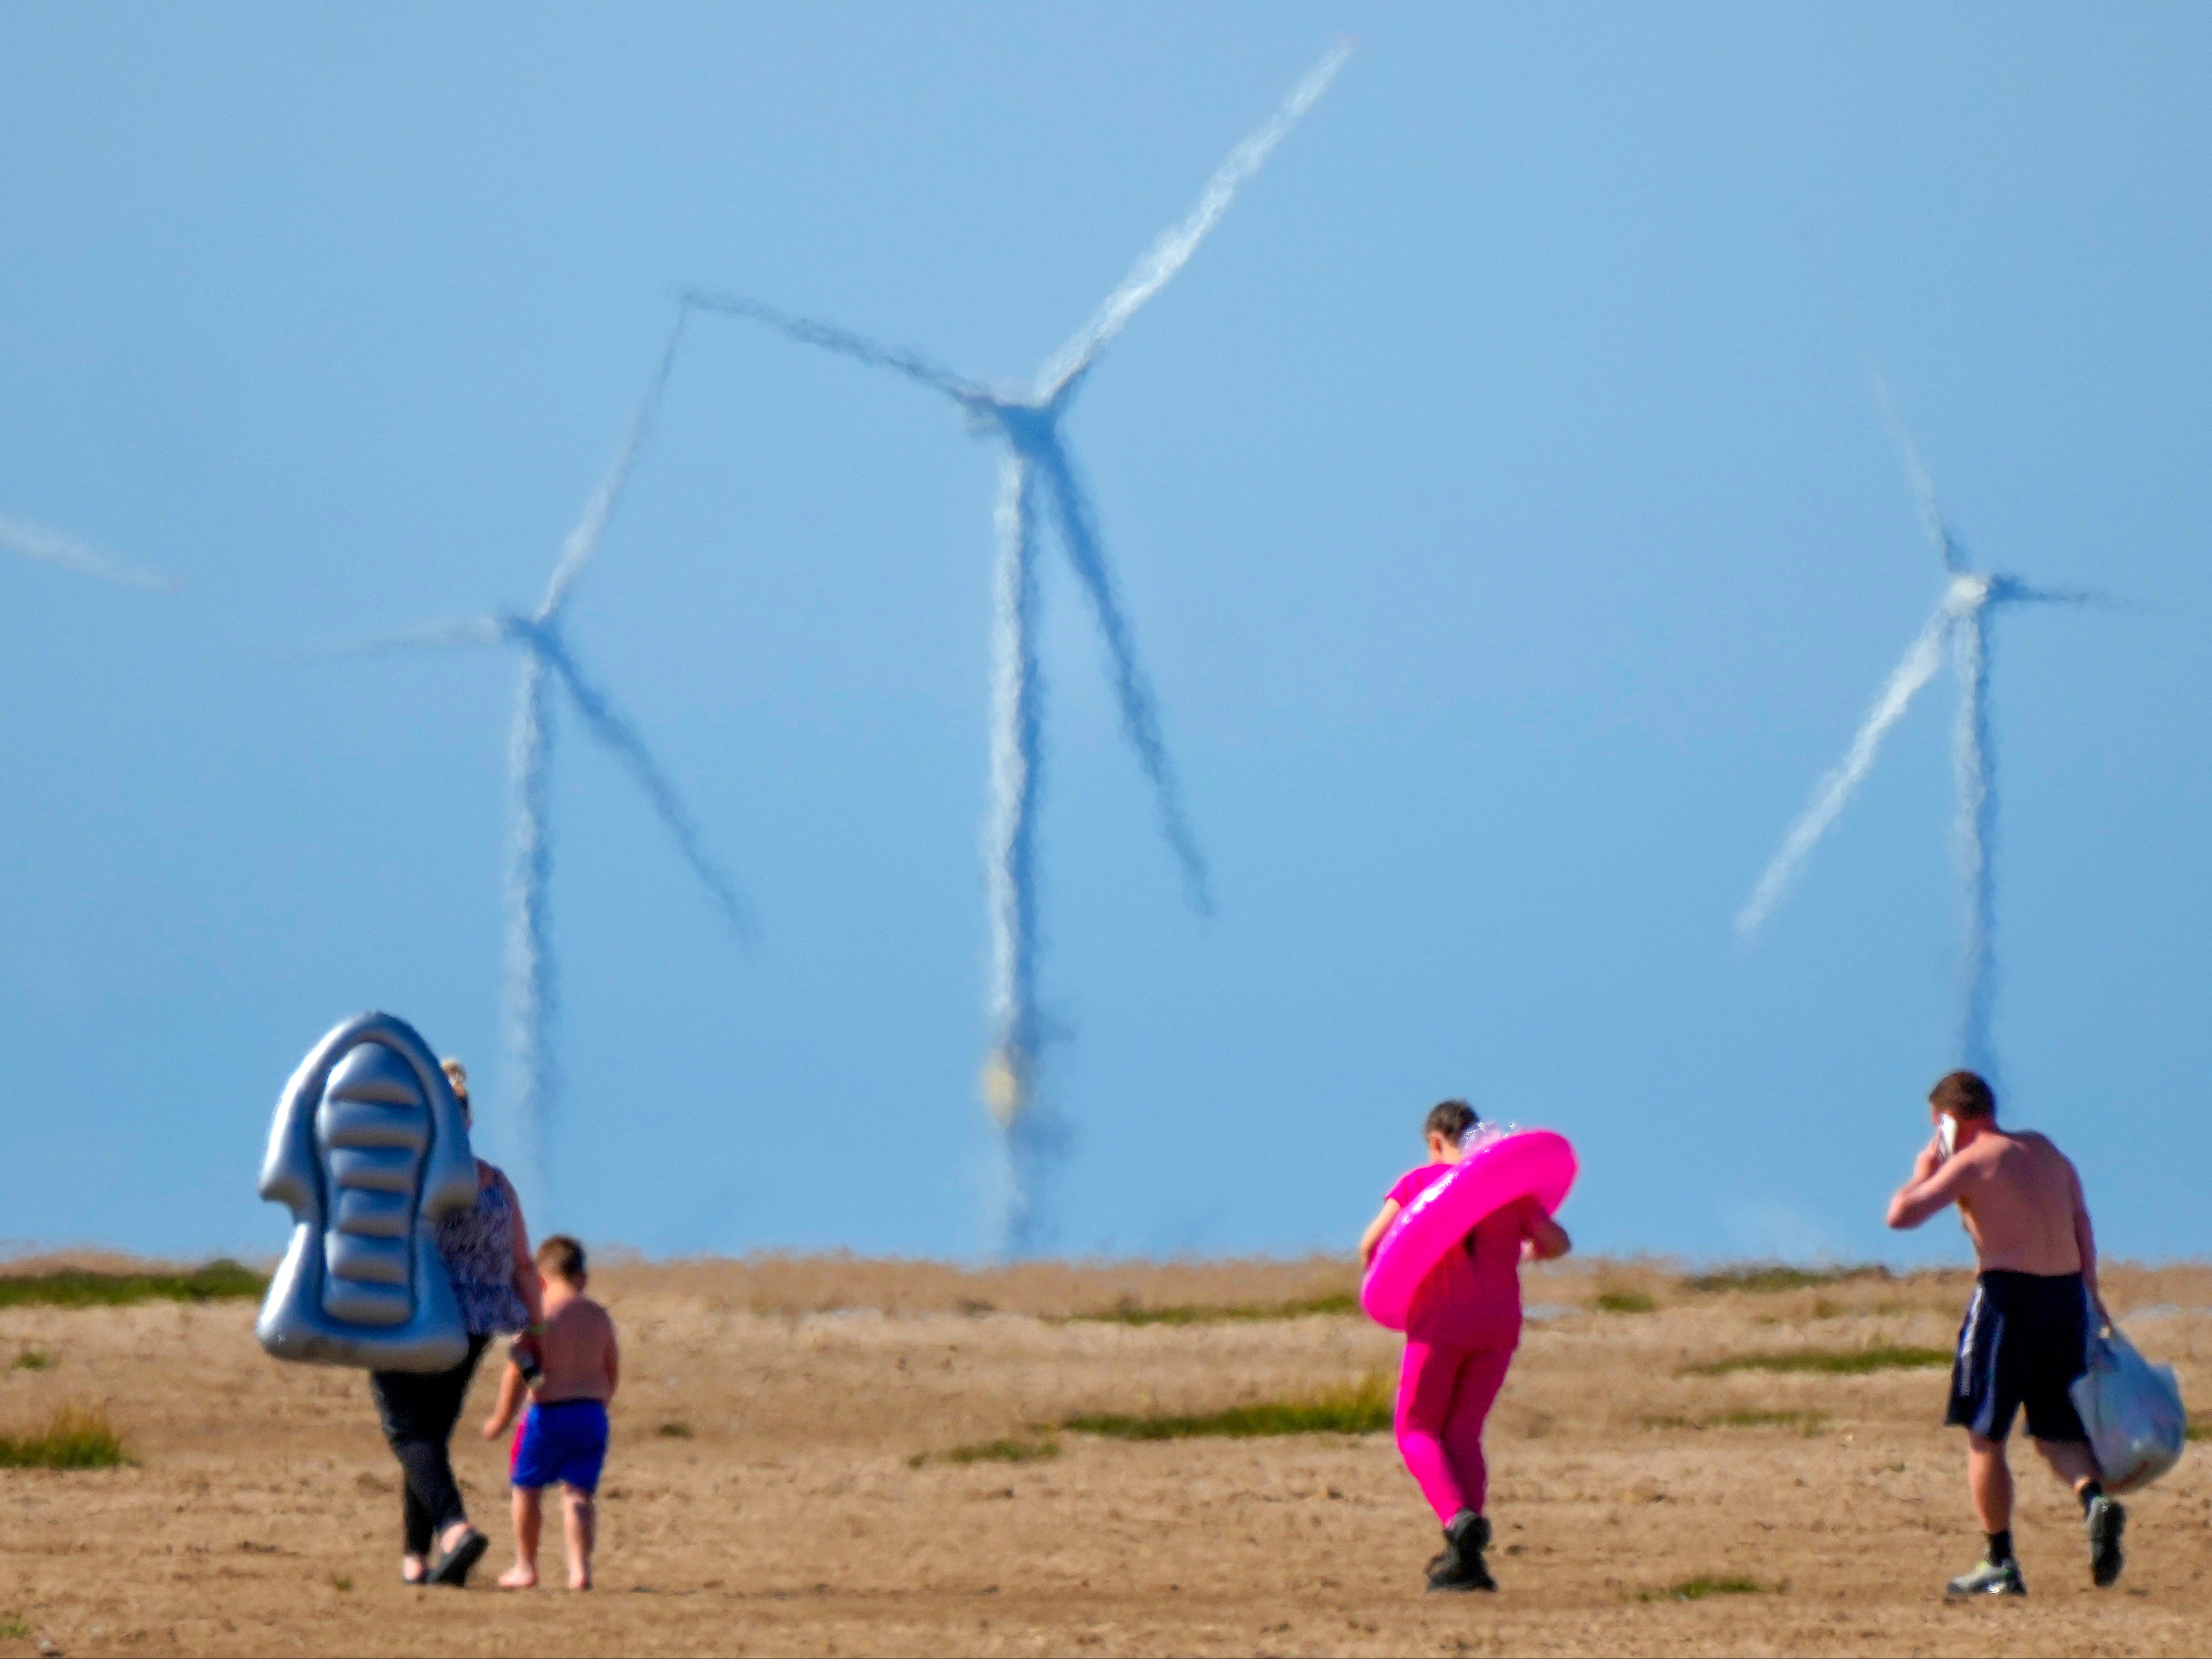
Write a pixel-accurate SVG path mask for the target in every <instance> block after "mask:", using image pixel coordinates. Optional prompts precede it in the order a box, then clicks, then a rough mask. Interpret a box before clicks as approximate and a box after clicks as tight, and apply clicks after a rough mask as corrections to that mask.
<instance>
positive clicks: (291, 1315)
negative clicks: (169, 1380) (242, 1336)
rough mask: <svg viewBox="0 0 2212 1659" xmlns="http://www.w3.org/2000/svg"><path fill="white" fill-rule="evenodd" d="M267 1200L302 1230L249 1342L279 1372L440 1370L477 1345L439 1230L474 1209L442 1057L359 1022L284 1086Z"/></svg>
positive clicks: (394, 1027)
mask: <svg viewBox="0 0 2212 1659" xmlns="http://www.w3.org/2000/svg"><path fill="white" fill-rule="evenodd" d="M261 1196H262V1197H264V1198H265V1199H268V1200H270V1201H271V1202H273V1203H277V1204H284V1205H289V1206H290V1207H291V1211H292V1218H293V1220H294V1222H295V1224H296V1225H295V1226H294V1227H293V1230H292V1243H291V1248H290V1249H288V1250H286V1251H285V1252H284V1261H283V1266H281V1267H278V1268H277V1269H276V1278H275V1279H272V1280H270V1285H269V1297H268V1300H266V1301H265V1302H264V1303H263V1304H261V1319H260V1322H259V1323H258V1325H256V1327H255V1328H254V1334H256V1335H258V1337H259V1338H260V1339H261V1346H263V1347H264V1348H266V1349H267V1350H268V1351H269V1352H270V1353H272V1354H274V1355H275V1356H276V1358H279V1359H295V1360H304V1361H307V1362H309V1363H311V1364H319V1365H359V1366H362V1367H364V1368H366V1369H368V1370H379V1371H441V1370H446V1369H447V1368H448V1367H449V1366H453V1365H456V1364H459V1363H460V1361H461V1359H462V1358H463V1357H464V1356H465V1355H466V1354H467V1352H468V1347H469V1336H468V1331H467V1328H466V1327H465V1326H464V1325H463V1323H462V1322H461V1311H460V1308H459V1304H457V1303H456V1302H455V1301H454V1300H453V1281H452V1280H451V1279H447V1276H446V1266H445V1263H444V1262H443V1261H441V1260H440V1259H439V1256H438V1248H437V1243H436V1241H435V1239H434V1238H433V1237H432V1236H431V1224H432V1223H433V1222H435V1220H437V1218H439V1217H441V1216H442V1215H446V1214H447V1213H449V1212H452V1211H454V1210H461V1209H466V1208H467V1207H468V1206H470V1205H471V1204H473V1203H475V1202H476V1197H477V1164H476V1157H475V1154H474V1153H472V1152H471V1151H470V1150H469V1132H468V1130H467V1128H466V1127H465V1126H464V1125H463V1123H462V1121H461V1109H460V1103H459V1102H458V1101H457V1100H455V1099H454V1098H453V1085H451V1084H449V1083H447V1080H446V1074H445V1073H444V1072H443V1071H441V1070H440V1069H439V1066H438V1060H437V1056H436V1055H435V1054H432V1053H431V1052H430V1050H429V1048H428V1045H426V1044H425V1043H424V1042H423V1041H422V1038H421V1037H420V1036H417V1035H416V1031H415V1028H414V1027H412V1026H411V1025H410V1024H407V1022H406V1021H405V1020H403V1019H396V1018H393V1017H392V1015H390V1014H378V1013H368V1014H362V1015H359V1016H357V1017H356V1018H352V1019H349V1020H348V1021H346V1022H345V1023H344V1024H343V1025H340V1026H339V1027H338V1028H337V1030H334V1031H332V1032H331V1034H330V1035H329V1036H326V1037H325V1038H324V1039H323V1040H322V1041H321V1042H319V1043H317V1044H316V1045H315V1047H314V1049H313V1052H312V1053H311V1054H308V1056H307V1059H306V1060H302V1061H301V1063H300V1069H299V1070H298V1071H296V1072H295V1073H292V1080H291V1081H290V1082H289V1083H288V1084H287V1085H284V1094H283V1098H282V1099H281V1100H279V1101H278V1102H277V1103H276V1121H275V1122H274V1123H272V1124H271V1125H270V1128H269V1155H268V1156H267V1157H266V1158H264V1159H263V1160H262V1164H261Z"/></svg>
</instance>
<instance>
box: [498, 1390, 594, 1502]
mask: <svg viewBox="0 0 2212 1659" xmlns="http://www.w3.org/2000/svg"><path fill="white" fill-rule="evenodd" d="M606 1458H607V1408H606V1407H605V1404H604V1403H602V1402H601V1401H597V1400H563V1401H558V1402H556V1404H553V1405H550V1406H538V1405H533V1406H532V1407H531V1408H530V1410H529V1412H528V1413H527V1414H526V1415H525V1417H524V1418H523V1419H522V1427H521V1428H520V1430H518V1431H516V1433H515V1437H514V1456H513V1461H512V1462H511V1463H510V1464H509V1465H508V1468H507V1480H508V1481H509V1483H510V1484H512V1485H514V1486H528V1487H532V1488H535V1487H538V1486H551V1485H552V1484H553V1483H554V1482H555V1481H556V1480H557V1481H559V1482H560V1483H561V1484H562V1486H574V1488H575V1489H576V1490H577V1491H578V1492H597V1491H598V1490H599V1466H600V1465H601V1464H602V1463H604V1462H606Z"/></svg>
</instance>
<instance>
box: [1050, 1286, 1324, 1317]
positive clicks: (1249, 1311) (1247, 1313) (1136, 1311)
mask: <svg viewBox="0 0 2212 1659" xmlns="http://www.w3.org/2000/svg"><path fill="white" fill-rule="evenodd" d="M1358 1311H1359V1298H1358V1297H1356V1296H1354V1295H1353V1294H1352V1292H1351V1291H1343V1292H1342V1293H1340V1294H1339V1295H1336V1296H1316V1297H1308V1298H1306V1299H1305V1300H1304V1301H1301V1302H1266V1303H1253V1304H1249V1305H1245V1306H1241V1307H1220V1308H1200V1307H1180V1308H1142V1307H1139V1306H1138V1305H1137V1304H1135V1303H1133V1302H1124V1303H1122V1304H1121V1305H1120V1306H1118V1307H1113V1308H1107V1309H1103V1310H1100V1311H1098V1312H1096V1313H1079V1314H1071V1315H1069V1316H1068V1317H1069V1318H1070V1320H1071V1321H1076V1322H1083V1323H1089V1324H1104V1325H1222V1324H1229V1323H1231V1322H1246V1321H1251V1320H1257V1319H1306V1318H1310V1317H1312V1316H1315V1315H1316V1314H1356V1313H1358Z"/></svg>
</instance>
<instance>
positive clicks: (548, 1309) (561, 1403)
mask: <svg viewBox="0 0 2212 1659" xmlns="http://www.w3.org/2000/svg"><path fill="white" fill-rule="evenodd" d="M538 1273H539V1274H540V1275H541V1276H542V1277H543V1279H544V1283H545V1322H544V1325H542V1326H541V1327H539V1328H538V1329H537V1330H536V1331H535V1332H533V1333H532V1335H531V1337H530V1338H529V1339H527V1340H526V1341H525V1342H518V1343H517V1344H516V1345H515V1347H516V1352H517V1354H518V1355H519V1356H520V1357H523V1358H535V1360H536V1362H537V1364H538V1368H539V1370H538V1376H535V1377H532V1378H527V1379H526V1378H525V1376H524V1375H523V1371H522V1367H521V1365H520V1364H518V1363H516V1360H515V1359H514V1358H510V1359H509V1360H508V1361H507V1370H506V1373H505V1374H504V1375H503V1376H501V1378H500V1379H499V1404H498V1405H497V1406H496V1407H494V1409H493V1411H492V1414H491V1420H490V1421H489V1422H488V1423H486V1424H485V1425H484V1427H483V1435H484V1438H485V1439H487V1440H496V1439H498V1438H499V1437H500V1436H501V1434H503V1433H505V1432H506V1431H507V1425H508V1424H510V1423H512V1422H513V1420H514V1413H515V1408H516V1407H518V1406H519V1405H520V1404H521V1401H522V1393H523V1388H524V1384H525V1383H526V1382H527V1383H528V1384H529V1387H530V1392H531V1396H532V1398H531V1404H530V1410H529V1412H528V1413H527V1414H526V1416H525V1417H524V1418H523V1419H522V1426H521V1428H520V1430H518V1431H516V1433H515V1437H514V1455H513V1466H512V1469H511V1472H510V1473H509V1475H508V1480H510V1481H511V1482H512V1483H513V1487H514V1565H513V1566H511V1567H509V1568H508V1569H507V1571H505V1572H503V1573H501V1574H500V1576H499V1583H500V1588H501V1589H531V1588H532V1586H533V1585H535V1584H536V1583H538V1529H539V1527H540V1525H541V1523H542V1522H543V1519H544V1516H543V1510H542V1507H541V1500H542V1499H543V1498H544V1492H545V1488H546V1487H547V1486H551V1485H552V1484H553V1483H554V1482H556V1481H558V1482H559V1483H560V1486H561V1510H562V1515H561V1530H562V1535H563V1536H564V1537H565V1538H566V1540H567V1541H568V1588H569V1589H591V1587H592V1543H593V1541H594V1540H595V1537H596V1535H597V1534H598V1531H599V1517H598V1515H597V1513H596V1511H595V1510H593V1508H592V1494H593V1493H594V1492H597V1491H598V1490H599V1467H600V1465H601V1464H602V1463H604V1462H605V1461H606V1455H607V1401H610V1400H612V1399H613V1398H614V1397H615V1385H616V1384H617V1383H618V1382H619V1381H620V1380H621V1374H622V1358H621V1355H620V1353H619V1352H618V1351H617V1348H616V1346H615V1322H614V1321H613V1320H612V1319H611V1318H609V1317H608V1316H607V1310H605V1308H602V1307H601V1306H600V1305H599V1304H598V1303H596V1302H594V1301H592V1298H591V1297H588V1296H586V1295H585V1294H584V1285H585V1284H586V1280H587V1279H588V1277H589V1275H587V1274H586V1272H585V1270H584V1247H583V1246H582V1245H580V1244H579V1243H577V1242H576V1241H575V1240H574V1239H573V1238H570V1237H567V1236H565V1235H563V1234H559V1233H556V1234H555V1235H554V1236H553V1237H550V1238H549V1239H547V1240H546V1241H545V1242H544V1243H543V1244H540V1245H539V1246H538Z"/></svg>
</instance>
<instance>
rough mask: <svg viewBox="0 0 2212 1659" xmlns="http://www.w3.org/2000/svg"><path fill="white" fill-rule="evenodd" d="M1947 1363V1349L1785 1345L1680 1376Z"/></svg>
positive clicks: (1859, 1370) (1863, 1370) (1691, 1368)
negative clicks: (1773, 1350) (1785, 1346)
mask: <svg viewBox="0 0 2212 1659" xmlns="http://www.w3.org/2000/svg"><path fill="white" fill-rule="evenodd" d="M1950 1363H1951V1351H1950V1350H1949V1349H1948V1348H1912V1347H1905V1346H1901V1345H1899V1344H1898V1343H1894V1342H1876V1343H1875V1344H1873V1345H1872V1346H1869V1347H1864V1348H1788V1349H1784V1350H1782V1351H1780V1352H1774V1353H1737V1354H1730V1355H1729V1357H1728V1358H1726V1359H1715V1360H1711V1361H1710V1362H1708V1363H1707V1364H1703V1365H1686V1366H1684V1367H1683V1368H1682V1369H1681V1370H1680V1371H1678V1372H1677V1373H1676V1375H1677V1376H1726V1375H1727V1374H1728V1373H1729V1372H1730V1371H1825V1372H1826V1373H1828V1374H1829V1375H1830V1376H1865V1375H1866V1374H1867V1373H1868V1372H1869V1371H1895V1370H1933V1369H1934V1368H1935V1367H1936V1366H1938V1365H1948V1364H1950Z"/></svg>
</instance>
